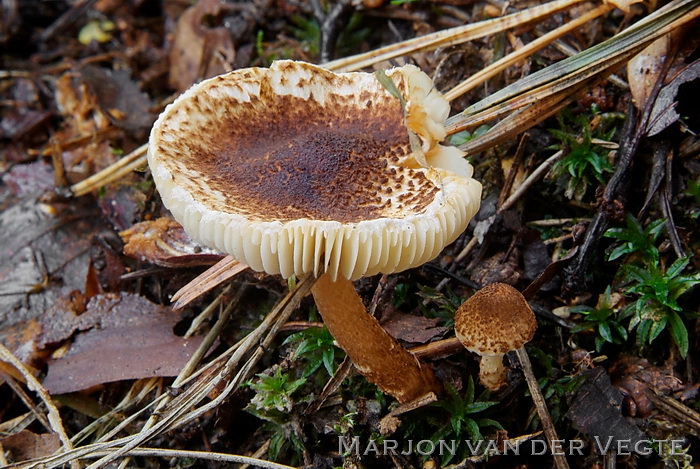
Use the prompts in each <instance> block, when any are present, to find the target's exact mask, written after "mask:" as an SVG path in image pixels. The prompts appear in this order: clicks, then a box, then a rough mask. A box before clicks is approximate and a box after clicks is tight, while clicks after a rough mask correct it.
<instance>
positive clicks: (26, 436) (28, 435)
mask: <svg viewBox="0 0 700 469" xmlns="http://www.w3.org/2000/svg"><path fill="white" fill-rule="evenodd" d="M0 445H2V448H4V449H6V450H8V451H9V452H10V455H11V458H12V460H14V461H27V460H29V459H35V458H43V457H45V456H50V455H52V454H53V453H55V452H56V451H58V450H59V449H60V448H61V440H60V439H59V438H58V435H57V434H55V433H40V434H36V433H33V432H30V431H29V430H22V431H20V432H18V433H14V434H12V435H10V436H6V437H4V438H2V439H0Z"/></svg>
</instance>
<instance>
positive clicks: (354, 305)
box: [311, 274, 441, 403]
mask: <svg viewBox="0 0 700 469" xmlns="http://www.w3.org/2000/svg"><path fill="white" fill-rule="evenodd" d="M311 292H312V293H313V296H314V300H315V301H316V306H318V310H319V312H320V313H321V317H322V318H323V322H324V323H325V324H326V327H328V330H329V331H330V333H331V334H332V335H333V337H334V338H335V340H336V342H338V345H340V347H341V348H342V349H343V350H345V353H347V354H348V356H349V357H350V359H351V360H352V361H353V363H354V364H355V367H356V368H357V369H358V371H359V372H360V373H362V374H363V375H364V376H365V377H366V378H367V379H368V380H369V381H371V382H372V383H374V384H376V385H377V386H379V388H380V389H381V390H382V391H384V392H385V393H387V394H390V395H392V396H394V397H395V398H396V399H397V400H398V401H399V402H401V403H405V402H410V401H412V400H414V399H417V398H419V397H421V396H423V395H425V394H428V393H429V392H435V393H436V394H437V393H439V391H440V389H441V386H440V383H439V381H438V380H437V379H436V378H435V375H434V374H433V371H432V369H431V368H430V367H429V366H428V365H425V364H422V363H421V362H420V361H419V360H418V358H416V356H415V355H413V354H412V353H411V352H409V351H408V350H406V349H405V348H403V347H402V346H401V344H399V342H398V341H397V340H396V339H395V338H394V337H392V336H391V335H389V333H388V332H386V331H385V330H384V329H383V328H382V326H381V325H380V324H379V322H378V321H377V319H376V318H375V317H374V316H372V315H370V314H368V313H367V310H366V309H365V306H364V304H363V303H362V299H361V298H360V296H359V295H358V294H357V291H356V290H355V287H354V286H353V284H352V282H351V281H350V280H347V279H346V278H344V277H342V276H340V275H339V276H338V278H337V280H336V281H333V280H332V278H331V276H330V275H329V274H323V275H321V276H320V277H319V278H318V280H317V281H316V283H315V284H314V286H313V288H312V289H311Z"/></svg>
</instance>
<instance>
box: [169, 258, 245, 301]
mask: <svg viewBox="0 0 700 469" xmlns="http://www.w3.org/2000/svg"><path fill="white" fill-rule="evenodd" d="M247 268H248V266H247V265H245V264H241V263H240V262H238V261H237V260H236V259H234V257H233V256H231V255H228V256H226V257H224V258H223V259H221V260H220V261H219V262H217V263H216V264H214V265H213V266H211V267H209V268H208V269H207V270H205V271H204V272H203V273H202V274H200V275H198V276H197V277H196V278H195V279H194V280H192V281H191V282H189V283H188V284H187V285H185V286H184V287H182V288H181V289H179V290H178V291H177V292H176V293H175V294H174V295H173V297H172V298H171V299H170V300H171V301H173V302H175V304H174V305H173V309H181V308H184V307H185V306H187V305H188V304H189V303H191V302H192V301H194V300H195V299H197V298H199V297H200V296H201V295H203V294H205V293H206V292H208V291H209V290H211V289H212V288H214V287H216V286H218V285H221V284H222V283H223V282H225V281H226V280H228V279H230V278H232V277H233V276H235V275H237V274H239V273H241V272H243V271H244V270H246V269H247Z"/></svg>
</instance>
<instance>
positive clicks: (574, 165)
mask: <svg viewBox="0 0 700 469" xmlns="http://www.w3.org/2000/svg"><path fill="white" fill-rule="evenodd" d="M612 117H613V116H610V115H606V117H605V118H603V117H602V115H600V114H597V113H596V112H595V110H594V112H593V117H592V118H591V117H590V116H589V115H588V114H587V113H586V114H579V115H577V116H573V115H572V114H571V112H570V111H568V110H567V111H564V112H561V113H560V114H559V115H558V116H557V120H558V122H559V127H560V128H559V129H550V130H549V132H550V133H551V134H552V135H553V136H554V137H555V138H556V139H557V140H559V143H556V144H554V145H551V146H550V147H549V148H550V149H554V150H561V151H562V152H564V153H565V156H564V157H562V158H561V159H560V160H558V161H557V162H556V163H555V164H554V166H553V167H552V174H553V176H554V177H556V178H563V177H564V176H567V175H568V176H569V177H568V181H567V185H566V190H565V192H564V194H565V195H566V197H568V198H569V199H572V198H573V199H576V200H581V199H582V198H583V196H584V195H585V193H586V191H587V190H588V186H589V185H590V184H591V183H592V182H593V181H594V180H595V181H598V182H599V183H604V182H605V173H612V172H613V165H612V162H611V161H610V159H609V157H608V153H609V150H608V149H606V148H604V147H603V146H601V143H603V142H607V141H609V140H610V139H611V138H612V136H613V134H614V133H615V130H616V129H615V127H614V126H610V125H609V124H610V123H611V122H612ZM591 122H595V123H596V125H595V127H594V126H593V125H592V124H591ZM608 127H611V128H608Z"/></svg>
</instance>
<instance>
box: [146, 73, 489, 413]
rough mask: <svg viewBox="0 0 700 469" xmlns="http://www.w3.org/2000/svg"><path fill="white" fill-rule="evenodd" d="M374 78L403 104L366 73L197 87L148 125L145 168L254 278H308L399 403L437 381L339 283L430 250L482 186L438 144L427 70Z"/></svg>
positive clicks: (442, 110) (438, 110)
mask: <svg viewBox="0 0 700 469" xmlns="http://www.w3.org/2000/svg"><path fill="white" fill-rule="evenodd" d="M386 75H387V76H388V77H389V78H390V79H391V80H392V82H393V83H394V85H395V87H396V89H398V91H399V92H400V93H401V95H402V96H403V99H402V100H400V99H397V98H396V97H395V96H393V95H392V94H391V92H390V91H389V90H388V89H387V88H386V87H385V86H383V85H382V83H380V81H379V80H378V79H377V77H376V76H375V75H374V74H369V73H342V74H336V73H332V72H330V71H328V70H324V69H322V68H320V67H317V66H314V65H311V64H307V63H303V62H293V61H277V62H275V63H273V65H272V66H271V67H270V68H269V69H263V68H250V69H242V70H236V71H233V72H231V73H229V74H226V75H222V76H219V77H215V78H212V79H209V80H206V81H204V82H202V83H200V84H198V85H196V86H194V87H192V88H191V89H190V90H188V91H187V92H185V93H184V94H183V95H182V96H180V97H179V98H178V99H177V100H175V102H173V104H171V105H170V106H168V107H167V108H166V110H165V111H164V112H163V114H161V116H160V117H159V118H158V120H157V121H156V123H155V125H154V128H153V130H152V132H151V137H150V140H149V145H148V161H149V166H150V168H151V172H152V174H153V179H154V181H155V183H156V187H157V188H158V191H159V192H160V195H161V198H162V200H163V203H164V205H165V206H166V207H167V208H168V209H169V210H170V211H171V212H172V214H173V216H174V218H175V219H176V220H178V221H179V222H180V223H182V225H183V226H184V228H185V230H186V231H187V232H188V233H189V234H190V236H192V237H193V238H194V239H196V240H198V241H199V242H201V243H202V244H205V245H208V246H213V247H216V248H218V249H219V250H221V251H223V252H226V253H229V254H231V255H233V256H234V257H235V258H236V259H237V260H239V261H241V262H242V263H245V264H248V265H249V266H250V267H251V268H253V269H255V270H258V271H265V272H267V273H270V274H277V273H279V274H281V275H282V276H284V277H289V276H291V275H297V276H308V275H313V276H317V277H319V276H320V277H321V278H319V281H318V283H317V286H316V287H314V289H313V293H314V297H315V299H316V301H317V303H319V310H320V312H321V315H322V316H323V318H324V321H326V324H327V325H328V328H329V330H330V331H331V333H332V334H333V336H334V337H335V338H336V341H337V342H338V343H339V345H340V346H341V347H342V348H343V349H344V350H345V351H346V352H347V353H348V355H349V356H350V357H351V358H352V360H353V362H354V363H355V364H356V366H357V367H358V369H359V370H360V371H362V372H363V374H365V375H366V376H368V377H370V379H371V380H373V381H374V382H375V383H377V384H379V386H380V387H382V389H384V390H385V391H386V392H388V393H390V394H392V395H394V396H396V397H397V398H398V399H399V400H401V401H402V402H405V401H407V400H411V399H413V398H415V397H418V396H420V395H421V394H422V393H425V392H428V391H434V390H436V388H437V387H438V385H437V381H436V380H435V378H434V376H433V375H432V372H431V371H430V370H429V368H426V367H424V366H421V365H420V363H419V362H418V360H416V359H415V357H414V356H413V355H412V354H410V353H409V352H407V351H405V350H404V349H403V348H402V347H401V346H400V345H399V343H398V342H397V341H396V340H395V339H393V338H392V337H391V336H389V335H388V334H387V333H386V332H384V331H383V329H382V328H381V327H380V326H379V324H378V323H377V322H376V319H374V318H373V317H372V316H370V315H368V314H367V312H366V311H365V310H364V306H363V305H362V302H361V300H360V299H359V297H357V293H356V292H354V287H352V284H351V283H350V280H354V279H358V278H360V277H362V276H366V275H373V274H376V273H380V272H382V273H391V272H398V271H401V270H405V269H408V268H411V267H415V266H417V265H420V264H422V263H424V262H426V261H428V260H430V259H432V258H434V257H435V256H437V255H438V254H439V253H440V251H441V250H442V249H443V248H444V247H445V246H446V245H447V244H448V243H450V242H452V241H453V240H454V239H456V237H457V236H459V235H460V234H461V233H462V232H463V231H464V229H465V228H466V226H467V224H468V222H469V220H470V219H471V218H472V217H473V216H474V214H475V213H476V211H477V209H478V207H479V203H480V195H481V185H480V184H479V183H478V182H476V181H475V180H474V179H473V178H472V177H471V176H472V167H471V166H470V165H469V163H467V162H466V161H465V160H464V158H463V156H464V155H463V153H462V152H460V151H459V150H458V149H456V148H454V147H449V146H442V145H440V144H439V142H440V141H442V140H443V139H444V138H445V129H444V125H443V123H444V120H445V119H446V117H447V115H448V113H449V105H448V103H447V101H446V100H445V99H444V98H442V96H441V95H440V93H438V92H437V91H435V89H434V88H433V87H432V82H431V80H430V79H429V78H428V77H427V75H425V74H424V73H423V72H421V71H420V70H419V69H418V68H417V67H415V66H405V67H402V68H395V69H392V70H389V71H387V72H386ZM403 103H405V108H404V104H403ZM408 129H410V130H411V131H412V132H413V133H414V134H415V135H416V136H417V138H418V140H419V145H415V144H414V145H411V141H410V139H409V131H408ZM414 142H415V140H414ZM421 162H426V163H427V166H424V165H422V164H421ZM350 290H352V292H354V293H352V295H354V296H355V297H356V298H355V300H352V301H350V300H348V302H349V303H348V304H351V305H353V306H352V307H350V308H349V307H343V306H342V305H339V299H338V295H334V291H342V292H349V291H350ZM348 295H350V294H349V293H348ZM352 295H350V296H352ZM358 318H360V319H358ZM368 344H369V345H368ZM377 344H380V345H377ZM365 345H367V346H365ZM389 349H391V350H395V351H396V353H394V352H391V353H377V351H380V350H385V351H386V350H389ZM389 359H391V360H394V362H393V365H392V362H391V361H387V360H389ZM387 364H388V365H387ZM387 373H391V374H392V375H391V376H385V375H387ZM397 374H398V375H401V376H402V377H401V378H400V379H398V381H397V380H395V379H394V377H393V376H394V375H397ZM406 377H407V378H406ZM405 378H406V379H405ZM381 380H384V381H381ZM380 381H381V382H380ZM407 383H409V384H407ZM410 383H413V384H410Z"/></svg>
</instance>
